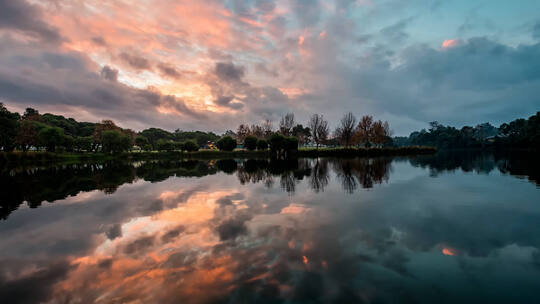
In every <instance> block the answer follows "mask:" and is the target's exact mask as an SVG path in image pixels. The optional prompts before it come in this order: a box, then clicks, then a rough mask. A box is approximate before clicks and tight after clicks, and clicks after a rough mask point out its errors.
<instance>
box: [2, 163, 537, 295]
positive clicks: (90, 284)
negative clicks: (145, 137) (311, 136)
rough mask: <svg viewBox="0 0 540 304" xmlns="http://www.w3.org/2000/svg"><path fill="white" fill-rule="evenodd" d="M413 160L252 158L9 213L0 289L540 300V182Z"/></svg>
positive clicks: (135, 181)
mask: <svg viewBox="0 0 540 304" xmlns="http://www.w3.org/2000/svg"><path fill="white" fill-rule="evenodd" d="M442 157H443V158H444V156H442ZM482 159H483V158H482ZM419 162H422V161H421V160H411V159H393V160H391V159H375V160H373V159H372V160H345V161H335V160H324V159H321V160H318V161H317V160H309V161H306V160H299V161H298V165H296V166H293V168H294V169H293V170H285V171H280V170H277V169H276V168H277V167H272V166H270V168H273V169H271V170H267V169H268V165H267V166H266V167H265V168H266V169H265V170H263V167H264V166H263V165H261V164H262V163H260V162H259V163H258V165H257V161H253V162H241V163H240V165H239V166H238V167H237V168H235V169H234V170H233V171H232V172H231V171H230V170H222V169H223V168H227V165H226V164H221V167H222V169H218V171H213V170H214V169H212V167H211V166H210V167H208V166H207V167H206V169H204V170H206V171H205V172H211V173H210V174H209V175H204V174H203V175H202V177H195V176H196V175H193V177H185V175H184V176H181V177H177V176H174V175H173V176H171V175H169V176H170V177H167V178H161V177H157V176H161V174H150V173H148V172H150V171H152V170H147V169H148V168H146V169H144V168H143V169H141V170H146V171H144V172H147V173H144V174H142V172H143V171H139V172H137V173H135V176H144V177H143V178H142V179H140V178H134V179H132V181H130V183H127V184H123V185H121V186H116V187H115V191H114V192H113V193H111V192H107V191H95V190H94V191H90V192H80V193H79V194H76V195H74V196H70V197H67V198H66V199H63V200H58V201H55V202H54V203H53V204H45V205H43V206H41V207H40V208H38V209H32V208H26V207H20V208H19V210H16V211H15V212H13V213H11V214H10V215H9V217H7V219H6V220H4V221H1V222H0V237H1V239H2V242H0V265H1V267H0V269H1V272H0V296H1V297H2V298H3V299H6V301H7V302H8V303H35V302H46V303H92V302H95V303H120V302H122V303H123V302H135V303H178V302H181V303H221V302H234V303H250V302H257V303H259V302H262V303H282V302H287V303H315V302H321V303H344V302H345V303H346V302H353V303H391V302H400V303H433V302H438V303H447V302H456V301H457V302H463V301H464V300H467V301H470V300H473V301H476V302H479V303H485V302H490V303H508V302H513V303H520V302H527V301H528V300H529V299H537V300H538V296H537V295H536V293H535V290H537V288H538V287H539V286H538V284H539V283H538V280H537V278H538V276H539V274H540V267H539V265H540V251H539V248H540V228H538V225H537V223H538V222H539V220H540V207H539V206H538V203H537V202H538V198H539V197H540V192H538V191H539V190H538V188H537V187H536V186H535V184H534V183H530V182H526V181H524V180H522V179H516V178H514V177H512V176H509V175H507V174H505V173H504V172H501V171H500V170H497V171H493V170H491V171H490V172H489V174H486V173H483V172H484V171H482V170H478V171H477V173H472V174H471V173H469V172H468V170H461V169H459V170H455V169H452V170H453V171H441V170H439V169H437V166H436V165H435V164H439V165H441V162H442V160H441V159H439V160H433V159H431V160H429V162H427V161H424V162H423V163H421V164H422V165H419ZM481 163H482V164H485V161H482V162H481ZM496 163H497V162H496ZM504 163H505V164H506V163H509V162H504ZM214 164H215V162H214ZM426 164H427V165H426ZM200 165H201V164H199V163H197V164H195V165H194V166H193V168H199V171H197V172H201V171H200V170H203V169H200ZM228 165H229V166H230V165H231V164H228ZM190 166H192V165H190ZM215 166H216V167H217V166H218V165H217V164H215ZM441 166H442V167H445V168H448V166H447V165H444V166H443V165H441ZM321 167H326V168H327V170H323V169H321ZM465 167H467V168H468V166H467V165H466V166H465ZM481 167H482V168H483V167H484V166H483V165H482V166H481ZM139 168H142V167H139ZM165 168H167V167H165ZM378 168H379V169H378ZM380 168H384V170H383V169H380ZM458 168H459V167H458ZM495 168H499V167H497V166H495ZM154 169H156V168H154ZM160 169H161V170H158V171H159V172H163V169H164V168H160ZM181 169H182V170H184V171H183V172H184V173H185V170H187V169H186V168H185V167H184V168H181ZM156 170H157V169H156ZM176 170H177V173H178V170H179V169H178V167H177V169H176ZM190 170H191V169H190ZM445 170H446V169H445ZM158 171H155V170H154V173H158ZM165 171H166V170H165ZM188 171H189V170H188ZM226 171H228V172H229V173H226ZM434 171H437V174H434ZM124 172H127V171H124ZM190 172H195V171H190ZM367 172H371V173H367ZM445 172H447V173H445ZM449 172H450V173H449ZM178 175H180V174H178ZM317 175H318V176H319V178H315V179H316V182H314V176H317ZM434 176H436V178H434ZM144 179H150V180H153V181H154V182H151V181H148V180H144ZM268 179H272V180H275V182H273V183H268ZM155 180H159V181H157V182H156V181H155ZM281 180H285V181H286V182H282V181H281ZM344 180H347V182H344ZM351 180H353V181H354V183H356V185H357V187H356V188H354V187H351V186H350V185H351ZM291 185H292V186H291ZM321 185H323V186H321ZM344 185H346V186H344ZM291 187H294V191H291ZM351 189H352V191H351ZM360 189H363V190H360ZM508 189H512V191H508ZM366 190H368V191H366ZM107 193H111V194H107ZM509 286H511V288H510V287H509Z"/></svg>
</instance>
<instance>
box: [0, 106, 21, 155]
mask: <svg viewBox="0 0 540 304" xmlns="http://www.w3.org/2000/svg"><path fill="white" fill-rule="evenodd" d="M19 119H20V117H19V114H18V113H11V112H10V111H9V110H8V109H6V107H4V104H2V103H0V150H3V151H12V150H13V149H14V148H15V138H16V137H17V132H18V129H19Z"/></svg>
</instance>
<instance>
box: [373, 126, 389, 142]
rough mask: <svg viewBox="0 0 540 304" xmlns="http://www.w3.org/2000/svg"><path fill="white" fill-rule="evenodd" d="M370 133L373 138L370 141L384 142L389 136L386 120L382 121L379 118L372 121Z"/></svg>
mask: <svg viewBox="0 0 540 304" xmlns="http://www.w3.org/2000/svg"><path fill="white" fill-rule="evenodd" d="M371 134H372V138H373V139H372V141H373V142H374V143H375V144H376V145H383V144H385V143H386V142H387V141H388V140H389V138H390V127H389V126H388V122H382V121H381V120H378V121H376V122H374V123H373V125H372V132H371Z"/></svg>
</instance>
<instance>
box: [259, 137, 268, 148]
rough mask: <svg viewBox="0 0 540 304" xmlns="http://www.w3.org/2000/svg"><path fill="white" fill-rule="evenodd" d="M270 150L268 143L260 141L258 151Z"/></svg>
mask: <svg viewBox="0 0 540 304" xmlns="http://www.w3.org/2000/svg"><path fill="white" fill-rule="evenodd" d="M266 149H268V142H267V141H266V140H264V139H259V140H258V141H257V150H266Z"/></svg>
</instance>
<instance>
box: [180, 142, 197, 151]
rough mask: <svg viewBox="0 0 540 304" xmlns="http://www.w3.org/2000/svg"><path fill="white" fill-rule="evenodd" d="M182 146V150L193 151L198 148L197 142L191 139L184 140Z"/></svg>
mask: <svg viewBox="0 0 540 304" xmlns="http://www.w3.org/2000/svg"><path fill="white" fill-rule="evenodd" d="M183 146H184V150H186V151H188V152H194V151H197V150H199V145H197V143H196V142H194V141H192V140H188V141H186V142H184V144H183Z"/></svg>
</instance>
